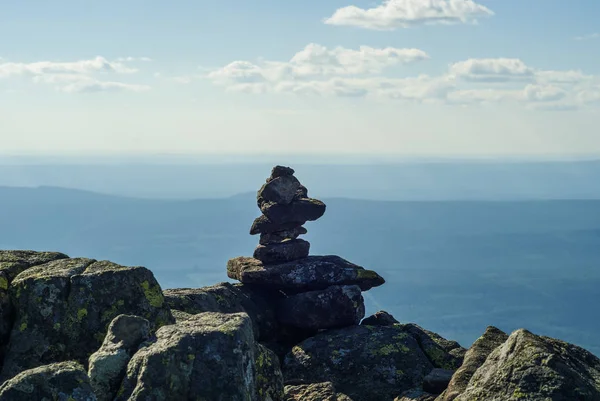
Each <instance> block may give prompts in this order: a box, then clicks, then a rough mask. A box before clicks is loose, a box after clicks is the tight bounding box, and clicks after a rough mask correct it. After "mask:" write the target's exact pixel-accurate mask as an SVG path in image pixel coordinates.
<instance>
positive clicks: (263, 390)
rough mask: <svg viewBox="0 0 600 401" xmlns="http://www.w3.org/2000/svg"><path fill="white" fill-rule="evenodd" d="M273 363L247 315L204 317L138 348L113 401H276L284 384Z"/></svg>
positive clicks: (167, 330)
mask: <svg viewBox="0 0 600 401" xmlns="http://www.w3.org/2000/svg"><path fill="white" fill-rule="evenodd" d="M275 360H276V357H275V356H274V355H273V354H272V353H270V351H268V350H265V349H263V348H259V347H257V344H256V343H255V339H254V333H253V332H252V322H251V321H250V318H249V317H248V315H247V314H246V313H231V314H222V313H213V312H205V313H200V314H197V315H195V316H194V317H192V318H191V319H189V320H185V321H183V322H181V323H178V324H175V325H169V326H164V327H162V328H161V329H159V330H158V331H157V332H156V340H154V341H151V342H148V343H147V344H145V345H143V346H142V348H140V350H139V351H138V352H137V353H136V354H135V355H134V357H133V358H132V360H131V361H130V362H129V365H128V367H127V375H126V377H125V379H124V380H123V383H122V385H121V389H120V390H119V392H118V395H117V397H116V398H115V400H116V401H125V400H128V401H136V400H139V401H142V400H148V399H151V400H156V401H168V400H173V401H179V400H196V399H204V400H211V401H213V400H214V401H255V400H256V401H260V400H265V401H266V400H268V399H272V400H273V401H277V400H281V399H282V398H283V382H282V379H281V375H277V374H273V371H272V370H276V369H277V368H278V367H277V366H276V364H275V362H274V361H275ZM266 365H268V366H270V367H271V368H270V369H271V371H269V368H268V366H266ZM257 366H259V368H260V369H262V372H263V373H262V374H257ZM259 372H260V371H259ZM267 395H268V397H267Z"/></svg>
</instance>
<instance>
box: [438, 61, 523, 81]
mask: <svg viewBox="0 0 600 401" xmlns="http://www.w3.org/2000/svg"><path fill="white" fill-rule="evenodd" d="M450 74H452V75H454V76H456V77H458V78H461V79H464V80H467V81H478V82H507V81H511V80H515V79H516V80H523V79H525V80H531V79H532V78H533V77H534V74H535V72H534V70H533V69H531V68H529V67H528V66H527V65H525V63H524V62H522V61H521V60H519V59H511V58H487V59H469V60H465V61H461V62H458V63H455V64H452V65H451V66H450Z"/></svg>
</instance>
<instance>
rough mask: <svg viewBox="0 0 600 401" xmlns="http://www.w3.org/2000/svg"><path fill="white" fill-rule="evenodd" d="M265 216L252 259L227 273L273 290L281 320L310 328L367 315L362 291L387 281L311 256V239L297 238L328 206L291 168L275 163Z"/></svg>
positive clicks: (256, 229) (235, 263) (260, 197)
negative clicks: (308, 222)
mask: <svg viewBox="0 0 600 401" xmlns="http://www.w3.org/2000/svg"><path fill="white" fill-rule="evenodd" d="M257 203H258V207H259V208H260V211H261V212H262V215H261V216H260V217H258V218H256V219H255V220H254V223H253V224H252V227H251V229H250V234H251V235H256V234H260V240H259V245H258V246H257V247H256V249H255V250H254V257H252V258H249V257H237V258H234V259H231V260H229V261H228V263H227V275H228V276H229V277H230V278H232V279H235V280H239V281H240V282H242V283H243V284H246V285H252V286H255V287H262V288H263V289H265V290H275V291H276V292H277V293H278V294H281V297H279V298H278V299H277V300H276V301H275V302H276V314H277V320H278V321H279V322H280V323H281V324H283V325H287V326H292V327H297V328H301V329H308V330H319V329H331V328H339V327H346V326H352V325H357V324H359V323H360V321H361V319H362V318H363V317H364V315H365V306H364V299H363V297H362V294H361V292H362V291H367V290H369V289H371V288H373V287H376V286H379V285H382V284H383V283H384V282H385V280H384V279H383V278H382V277H381V276H379V274H377V273H376V272H374V271H371V270H365V269H364V268H362V267H361V266H358V265H355V264H353V263H350V262H348V261H347V260H344V259H342V258H340V257H339V256H309V249H310V243H309V242H308V241H305V240H303V239H299V238H298V237H299V236H300V235H302V234H306V233H307V230H306V228H304V227H303V225H304V224H305V223H306V222H307V221H314V220H317V219H319V218H320V217H321V216H323V214H324V213H325V204H324V203H323V202H321V201H320V200H317V199H312V198H309V197H308V190H307V189H306V188H305V187H304V186H303V185H302V184H301V183H300V181H298V179H297V178H296V177H294V170H293V169H291V168H289V167H283V166H275V167H274V168H273V170H272V172H271V176H270V177H269V178H268V179H267V182H266V183H265V184H264V185H263V186H262V187H261V188H260V190H259V191H258V194H257Z"/></svg>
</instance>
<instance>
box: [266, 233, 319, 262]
mask: <svg viewBox="0 0 600 401" xmlns="http://www.w3.org/2000/svg"><path fill="white" fill-rule="evenodd" d="M309 250H310V243H309V242H308V241H304V240H302V239H293V240H288V241H284V242H281V243H279V244H269V245H258V246H257V247H256V249H255V250H254V257H255V258H256V259H258V260H260V261H261V262H263V263H264V264H265V265H271V264H276V263H285V262H290V261H292V260H297V259H302V258H305V257H307V256H308V253H309Z"/></svg>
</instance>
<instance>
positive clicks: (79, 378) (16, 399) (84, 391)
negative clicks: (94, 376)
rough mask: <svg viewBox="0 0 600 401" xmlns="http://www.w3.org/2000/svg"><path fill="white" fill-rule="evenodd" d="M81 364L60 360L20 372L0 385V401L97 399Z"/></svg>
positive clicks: (92, 400) (84, 400)
mask: <svg viewBox="0 0 600 401" xmlns="http://www.w3.org/2000/svg"><path fill="white" fill-rule="evenodd" d="M96 399H97V398H96V395H95V394H94V391H93V390H92V386H90V383H89V379H88V376H87V374H86V372H85V369H84V368H83V366H81V365H80V364H79V363H77V362H59V363H55V364H51V365H46V366H41V367H37V368H35V369H30V370H26V371H24V372H21V373H19V374H18V375H17V376H15V377H14V378H12V379H10V380H8V381H6V382H4V383H3V384H2V386H0V400H6V401H34V400H57V401H58V400H60V401H63V400H64V401H96Z"/></svg>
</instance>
